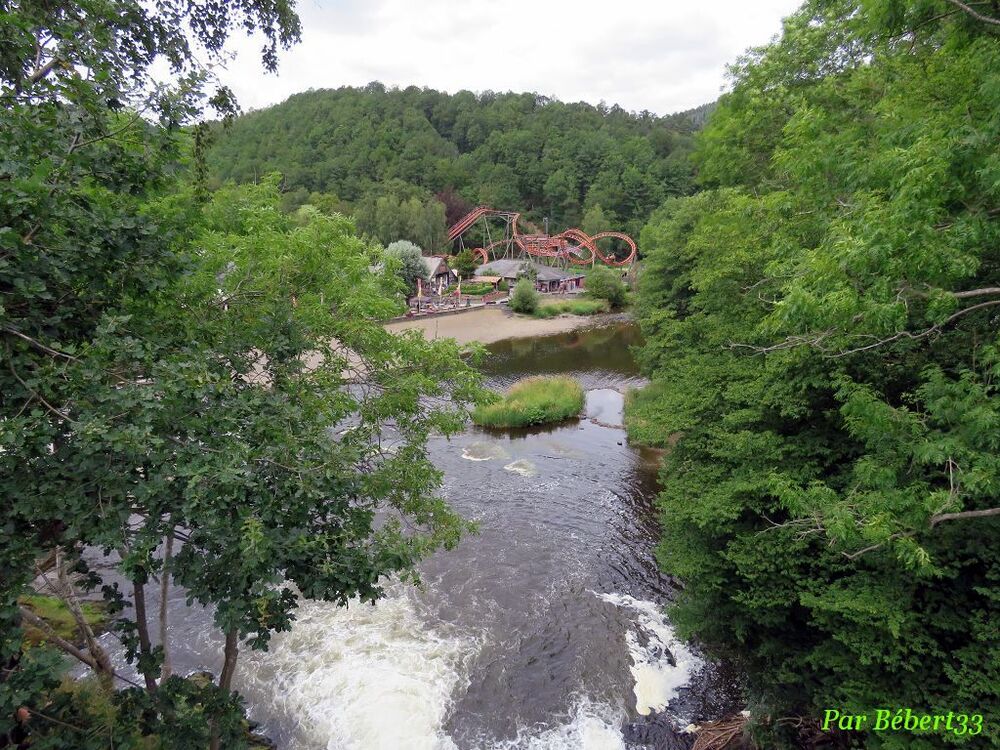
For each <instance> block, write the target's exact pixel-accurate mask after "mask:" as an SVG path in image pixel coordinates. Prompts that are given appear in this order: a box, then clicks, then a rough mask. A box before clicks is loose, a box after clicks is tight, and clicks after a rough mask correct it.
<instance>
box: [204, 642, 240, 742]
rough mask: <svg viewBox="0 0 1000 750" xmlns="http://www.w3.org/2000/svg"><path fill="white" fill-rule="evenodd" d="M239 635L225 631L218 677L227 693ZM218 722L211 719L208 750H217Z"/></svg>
mask: <svg viewBox="0 0 1000 750" xmlns="http://www.w3.org/2000/svg"><path fill="white" fill-rule="evenodd" d="M239 643H240V641H239V633H238V631H237V630H236V628H232V629H231V630H228V631H226V650H225V659H224V661H223V664H222V674H221V675H220V676H219V687H220V688H222V689H223V690H224V691H226V692H227V693H228V692H229V690H230V689H231V686H232V684H233V674H234V673H235V672H236V657H237V656H239ZM220 747H221V745H220V738H219V720H218V718H215V719H212V738H211V741H210V743H209V750H219V748H220Z"/></svg>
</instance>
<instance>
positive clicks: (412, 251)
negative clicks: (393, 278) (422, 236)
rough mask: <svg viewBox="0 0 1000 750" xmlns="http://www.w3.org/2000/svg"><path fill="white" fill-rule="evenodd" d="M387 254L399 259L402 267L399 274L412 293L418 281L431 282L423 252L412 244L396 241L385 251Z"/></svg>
mask: <svg viewBox="0 0 1000 750" xmlns="http://www.w3.org/2000/svg"><path fill="white" fill-rule="evenodd" d="M385 254H386V255H387V256H390V255H391V256H393V257H395V258H399V261H400V263H401V266H400V269H399V271H398V273H399V275H400V276H401V277H402V279H403V281H404V282H406V286H407V288H408V289H410V290H411V291H412V290H414V289H416V288H417V279H423V281H424V282H425V283H426V282H428V281H429V278H428V276H427V267H426V266H425V265H424V261H423V258H422V256H423V252H422V251H421V250H420V248H419V247H417V246H416V245H414V244H413V243H412V242H409V241H408V240H396V241H395V242H393V243H392V244H391V245H389V247H387V248H386V249H385Z"/></svg>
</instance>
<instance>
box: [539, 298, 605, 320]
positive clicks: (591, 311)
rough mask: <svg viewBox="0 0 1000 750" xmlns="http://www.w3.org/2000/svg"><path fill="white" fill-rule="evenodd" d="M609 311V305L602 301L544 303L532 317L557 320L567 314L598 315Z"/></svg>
mask: <svg viewBox="0 0 1000 750" xmlns="http://www.w3.org/2000/svg"><path fill="white" fill-rule="evenodd" d="M607 311H608V303H607V302H606V301H605V300H602V299H570V300H559V301H558V302H545V303H542V304H541V305H539V306H538V307H536V308H535V311H534V312H533V313H531V315H532V316H533V317H535V318H555V317H557V316H559V315H565V314H569V315H597V314H598V313H606V312H607Z"/></svg>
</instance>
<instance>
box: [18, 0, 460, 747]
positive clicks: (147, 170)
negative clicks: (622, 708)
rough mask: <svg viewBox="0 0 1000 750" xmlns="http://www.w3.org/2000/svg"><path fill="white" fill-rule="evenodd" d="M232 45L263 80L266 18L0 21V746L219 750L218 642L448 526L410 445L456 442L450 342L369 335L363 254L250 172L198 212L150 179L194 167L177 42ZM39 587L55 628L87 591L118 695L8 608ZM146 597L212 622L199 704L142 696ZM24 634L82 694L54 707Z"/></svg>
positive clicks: (191, 68)
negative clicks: (205, 608)
mask: <svg viewBox="0 0 1000 750" xmlns="http://www.w3.org/2000/svg"><path fill="white" fill-rule="evenodd" d="M233 26H238V27H240V28H244V29H250V30H254V29H257V30H259V31H262V32H263V34H264V37H265V38H266V39H267V40H268V41H267V46H266V47H265V50H264V64H265V67H271V68H273V66H274V61H275V58H274V55H275V47H276V45H278V44H283V43H287V42H290V41H292V40H293V39H294V38H295V37H296V35H297V30H298V26H297V20H296V18H295V15H294V13H293V12H292V10H291V8H290V6H288V5H287V4H285V3H281V2H279V3H256V2H249V1H248V2H238V3H228V4H217V3H204V4H202V3H198V2H178V3H160V4H158V5H157V6H156V7H155V9H154V8H152V7H151V6H148V5H145V4H140V3H129V2H117V3H103V2H94V3H82V4H81V3H73V4H69V3H67V4H58V3H21V4H17V5H15V6H13V8H12V9H11V10H10V11H8V12H6V13H5V14H4V15H3V16H2V17H0V30H2V34H3V40H4V44H3V45H2V50H3V52H2V60H3V69H2V76H3V77H2V79H0V84H2V85H3V89H2V97H3V105H4V107H3V110H2V111H0V118H2V122H0V125H2V127H0V133H2V136H0V138H2V139H3V147H4V150H3V160H2V162H0V188H2V193H0V211H2V214H0V290H2V292H3V297H2V303H0V304H2V306H0V364H2V367H0V373H2V374H0V494H2V496H3V497H4V500H5V509H4V510H5V514H4V519H3V524H2V526H0V570H2V571H3V573H2V576H3V578H2V580H0V597H2V602H0V604H2V610H0V616H2V618H3V624H2V641H0V657H2V660H3V662H4V665H3V666H4V671H3V673H2V677H0V731H2V732H4V733H5V734H8V735H9V736H10V737H12V738H13V739H15V740H18V741H20V738H21V737H22V736H23V735H24V734H25V733H30V734H31V741H32V742H34V743H36V744H37V743H45V746H46V747H67V748H69V747H72V748H83V747H95V748H96V747H107V746H109V743H111V742H113V743H114V745H115V746H119V747H121V746H135V745H136V743H138V742H140V740H139V739H138V738H139V736H140V735H157V736H159V741H160V742H161V746H163V747H176V748H190V747H198V746H201V747H204V746H206V745H209V744H210V745H212V746H213V747H219V746H221V745H225V746H226V747H239V746H241V744H242V743H243V738H242V730H241V727H240V723H239V717H240V712H239V699H238V696H236V695H235V694H234V693H233V692H232V691H231V686H232V677H233V673H234V670H235V665H236V658H237V654H238V651H239V649H240V647H241V646H247V647H251V648H263V647H266V645H267V642H268V639H269V636H270V635H271V634H272V633H273V632H275V631H279V630H284V629H287V628H288V627H290V625H291V622H292V620H293V618H294V610H295V607H296V603H297V601H298V596H300V595H301V596H305V597H310V598H316V599H324V600H329V601H332V602H337V603H341V604H343V603H345V602H346V601H347V600H348V599H349V598H352V597H358V598H360V599H362V600H368V601H371V600H374V599H375V598H377V597H378V596H379V594H380V593H381V590H380V587H379V582H380V580H381V578H382V576H384V575H387V574H390V573H398V574H401V575H404V576H405V575H408V574H409V571H411V570H412V566H413V564H414V562H415V561H416V560H417V559H418V558H419V557H420V556H421V555H422V554H424V553H426V552H427V551H429V550H430V549H433V548H435V547H437V546H439V545H441V544H451V543H453V542H454V541H455V539H456V538H457V534H458V533H459V532H460V530H461V528H462V524H461V523H460V522H459V521H458V519H457V518H456V517H455V516H454V515H453V514H452V513H450V512H449V510H448V509H447V507H446V506H445V505H444V504H443V503H442V502H441V501H440V500H439V499H437V498H436V497H435V495H434V492H433V489H434V487H435V486H436V483H437V481H438V479H439V475H438V472H437V471H436V470H435V469H434V467H433V466H432V465H431V464H430V462H429V461H428V460H427V457H426V454H425V441H426V437H427V435H428V433H429V432H430V431H439V432H443V433H447V432H449V431H450V430H453V429H455V428H456V427H457V426H458V425H459V424H460V423H461V418H462V416H463V412H462V408H463V405H464V404H465V403H467V402H468V400H469V399H470V398H472V397H473V396H474V395H475V394H476V393H477V381H476V379H475V377H474V376H473V375H472V373H471V371H470V370H469V369H468V368H467V367H466V366H465V365H464V364H462V362H461V360H460V358H459V356H458V351H457V350H456V349H455V347H454V346H450V345H448V344H447V343H440V342H439V343H435V344H427V343H425V342H423V341H422V340H420V339H419V338H416V337H402V338H401V337H395V336H391V335H389V334H387V333H386V332H385V331H384V329H383V328H382V327H381V326H380V325H379V324H378V321H379V320H380V319H383V318H384V317H387V316H389V315H391V314H393V313H394V312H396V311H397V305H398V298H399V294H398V293H399V292H400V291H401V286H400V284H399V282H398V280H396V279H394V278H392V277H390V276H388V275H378V274H372V273H371V272H370V270H369V268H370V266H372V265H378V264H380V263H382V262H383V260H384V259H383V257H381V251H380V250H378V249H377V248H369V247H368V246H366V245H365V243H364V242H363V241H361V240H360V239H358V238H357V237H356V235H355V233H354V228H353V226H352V225H351V224H350V222H349V221H347V220H346V219H343V218H342V217H332V218H331V217H328V216H323V215H321V214H320V213H319V212H318V211H315V210H309V209H306V210H304V211H303V212H300V214H299V215H297V216H296V217H295V218H294V221H293V220H292V219H291V217H286V216H285V215H284V214H283V213H282V212H280V211H279V210H278V203H279V195H278V190H277V179H276V178H275V179H269V180H267V181H265V182H264V183H263V184H261V185H259V186H256V187H248V188H245V189H239V190H237V189H227V190H225V191H223V192H222V194H220V195H218V196H216V197H215V199H213V200H212V201H210V202H208V203H207V204H204V205H203V202H202V200H201V198H202V196H203V191H202V190H201V188H200V187H199V186H198V185H197V184H196V185H195V186H194V187H193V188H184V187H183V186H179V185H178V184H176V181H175V180H174V179H173V178H172V175H173V174H175V173H177V172H178V171H179V170H181V169H182V168H183V166H184V164H185V162H192V163H194V164H195V165H196V164H197V159H198V151H199V148H200V147H201V145H202V144H201V141H200V139H201V138H202V136H203V132H202V131H201V130H199V129H198V128H195V134H194V137H193V138H190V137H188V136H187V135H186V134H185V133H182V132H181V130H180V129H179V128H180V126H181V125H183V124H184V123H185V122H187V121H189V120H190V119H191V118H193V117H195V116H197V114H198V113H199V112H200V110H201V106H202V103H203V102H204V101H205V99H204V97H205V96H206V93H207V92H210V91H211V84H210V82H209V79H208V76H207V73H206V71H205V70H204V69H202V68H201V67H199V66H198V65H197V64H196V63H195V62H193V60H194V57H193V56H192V55H191V49H190V45H191V44H192V43H194V40H196V41H197V42H199V43H200V44H201V45H202V46H203V47H204V48H205V49H207V52H208V54H209V56H210V57H211V56H213V55H216V54H218V53H219V52H220V51H221V49H222V44H223V42H224V39H225V37H226V35H227V33H228V31H229V29H230V28H231V27H233ZM204 51H205V50H203V52H204ZM161 57H165V58H166V59H167V60H168V62H169V63H170V64H171V66H172V67H173V70H174V78H173V79H172V80H173V81H174V83H173V84H171V85H170V86H166V87H164V86H157V85H154V81H153V79H152V78H151V76H150V74H149V66H150V65H151V64H152V63H153V62H154V61H155V60H157V59H159V58H161ZM206 84H207V86H208V88H206ZM214 101H215V103H216V104H218V105H219V106H221V107H223V108H225V107H229V106H231V100H230V99H229V97H228V96H227V95H226V93H225V92H221V93H220V92H216V94H215V95H214ZM194 174H195V176H197V170H195V173H194ZM48 553H52V554H51V555H49V560H50V561H52V562H54V566H53V567H49V566H48V565H47V564H46V563H45V562H43V560H44V559H45V558H46V555H47V554H48ZM102 556H106V559H105V561H104V562H106V563H108V564H110V566H111V567H110V572H109V569H108V568H107V567H105V566H103V565H102V566H99V567H93V566H92V565H91V564H90V563H92V562H93V560H94V559H95V557H97V558H100V557H102ZM39 571H41V572H43V573H44V574H45V575H47V576H49V577H50V578H51V579H52V580H53V584H52V589H53V590H54V591H56V592H57V593H58V594H59V595H60V596H61V597H62V599H63V601H64V602H65V604H66V606H68V608H69V609H70V611H71V612H72V613H73V614H75V615H78V614H79V612H80V601H79V596H80V593H81V592H82V591H83V590H85V589H98V588H101V590H103V594H104V597H105V599H106V601H107V602H108V605H109V608H110V610H111V611H112V612H113V613H114V612H118V613H119V615H120V616H119V617H118V618H117V619H116V621H115V623H114V625H113V629H114V631H115V633H116V634H117V635H118V637H119V638H120V639H121V640H122V642H123V644H124V646H125V655H126V656H127V658H128V659H129V660H130V661H132V662H133V664H134V665H135V668H136V670H137V672H138V674H139V677H140V681H139V682H138V683H134V682H132V681H131V680H130V678H129V677H128V675H126V674H122V673H121V672H120V671H118V670H117V669H116V667H115V666H114V664H113V662H112V660H111V659H110V658H109V655H108V654H107V653H106V650H105V648H104V647H103V646H102V644H101V642H99V641H98V640H97V639H96V638H95V637H94V633H93V631H92V630H91V629H90V628H89V627H88V625H87V623H86V621H85V619H84V618H83V617H78V618H77V619H78V621H79V628H80V636H81V640H82V645H81V644H80V643H75V642H71V641H69V640H66V639H64V638H61V637H58V636H57V634H55V633H54V632H52V631H50V630H48V629H47V627H46V625H45V623H44V622H39V621H37V620H36V619H35V618H34V616H33V615H32V613H31V612H29V611H27V610H25V609H24V608H23V607H20V606H19V603H18V597H19V595H20V594H22V593H23V592H24V590H25V587H26V583H27V581H28V579H29V578H31V577H32V576H33V575H34V574H35V573H36V572H39ZM109 576H110V577H109ZM157 579H158V580H157ZM116 581H124V582H125V586H124V588H122V587H120V586H119V585H118V584H117V583H116ZM154 582H158V583H159V585H160V587H161V589H162V590H163V591H166V589H167V586H168V585H170V584H171V583H172V584H173V585H176V586H180V587H182V588H183V589H184V590H185V591H186V592H187V594H188V596H189V597H190V598H191V599H192V600H195V601H199V602H201V603H204V604H207V605H210V606H211V607H212V608H213V611H214V615H215V622H216V624H217V626H218V628H219V629H220V631H221V633H222V635H223V640H224V653H223V665H224V666H223V669H222V672H221V674H220V675H219V676H218V680H217V682H216V683H214V684H206V683H204V682H195V681H190V680H185V679H181V678H180V677H177V676H172V675H171V674H170V669H169V658H168V657H169V638H168V637H167V636H168V634H169V627H168V623H169V619H170V616H171V613H169V612H167V611H166V610H165V609H161V610H160V612H159V613H158V617H157V618H156V619H159V620H160V621H161V622H162V623H163V627H162V629H158V628H156V627H154V626H153V621H154V613H152V612H150V611H149V607H147V604H146V599H147V596H148V594H149V592H150V590H151V584H153V583H154ZM22 618H23V619H22ZM25 624H32V625H34V626H36V627H37V628H39V629H40V631H41V633H42V634H43V636H44V637H45V639H46V640H47V641H49V642H50V643H52V644H54V645H56V646H58V647H59V648H61V649H62V650H63V651H64V652H65V653H67V654H69V655H71V656H72V657H73V658H75V659H77V660H79V661H81V662H83V663H84V664H86V665H87V666H88V667H89V668H90V670H91V671H92V672H93V673H94V675H95V676H96V678H97V679H96V682H95V683H94V684H93V685H90V684H87V683H84V684H81V685H78V686H75V687H73V688H72V689H70V688H63V689H56V686H57V682H58V679H57V673H56V672H55V671H54V667H55V663H54V662H53V660H52V657H51V652H49V651H48V650H46V649H38V648H27V649H26V648H25V646H24V642H23V640H22V636H23V626H24V625H25ZM157 631H159V632H157ZM116 678H118V679H119V680H122V681H124V684H125V686H126V688H125V689H124V690H119V691H117V692H111V691H109V690H108V688H110V687H111V686H112V685H114V684H116V683H115V679H116ZM117 685H118V686H121V685H122V682H118V683H117ZM168 726H169V727H170V731H169V732H163V730H164V728H165V727H168ZM130 743H131V744H130Z"/></svg>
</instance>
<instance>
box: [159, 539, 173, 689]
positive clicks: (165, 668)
mask: <svg viewBox="0 0 1000 750" xmlns="http://www.w3.org/2000/svg"><path fill="white" fill-rule="evenodd" d="M173 552H174V530H173V528H171V529H170V530H169V531H168V532H167V536H166V539H165V541H164V544H163V567H162V568H161V570H160V646H161V647H162V648H163V665H162V666H161V667H160V676H161V679H163V680H165V679H167V678H168V677H169V676H170V673H171V671H172V667H171V665H170V649H169V648H168V643H167V593H168V591H169V589H170V558H171V556H172V555H173Z"/></svg>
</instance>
